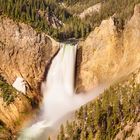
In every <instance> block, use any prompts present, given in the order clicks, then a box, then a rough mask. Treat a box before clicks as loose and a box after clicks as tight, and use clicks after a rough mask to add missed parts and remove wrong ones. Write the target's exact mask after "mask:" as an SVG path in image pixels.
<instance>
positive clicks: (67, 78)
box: [18, 44, 105, 140]
mask: <svg viewBox="0 0 140 140" xmlns="http://www.w3.org/2000/svg"><path fill="white" fill-rule="evenodd" d="M76 51H77V45H70V44H62V45H61V48H60V50H59V52H58V53H57V55H56V56H55V57H54V59H53V61H52V63H51V66H50V68H49V71H48V73H47V75H46V80H45V81H44V82H42V85H41V92H42V94H43V102H42V106H41V109H40V113H39V115H38V118H37V121H36V122H35V123H32V124H31V125H29V126H27V127H26V128H24V129H23V130H22V131H21V134H20V137H19V138H18V140H47V139H48V137H49V136H50V137H51V138H52V139H56V136H57V133H58V131H59V128H60V126H61V124H64V123H66V121H67V120H72V118H73V116H74V112H75V111H76V109H79V108H80V107H81V106H82V105H84V104H86V103H88V102H89V101H91V100H93V99H94V98H95V97H97V96H98V95H99V94H100V93H101V92H102V91H103V90H104V88H105V86H98V87H97V88H95V89H94V90H93V91H91V92H88V93H80V94H76V93H75V89H74V82H75V81H74V80H75V63H76Z"/></svg>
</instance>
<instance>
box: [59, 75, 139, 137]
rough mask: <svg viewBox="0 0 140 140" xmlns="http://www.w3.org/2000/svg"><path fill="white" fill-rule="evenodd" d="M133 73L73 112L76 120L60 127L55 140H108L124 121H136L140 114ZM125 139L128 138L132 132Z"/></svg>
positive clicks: (124, 123) (137, 87) (136, 84)
mask: <svg viewBox="0 0 140 140" xmlns="http://www.w3.org/2000/svg"><path fill="white" fill-rule="evenodd" d="M135 79H136V74H133V75H131V76H130V78H129V80H127V81H125V82H122V83H118V84H115V85H114V86H111V87H110V88H109V89H107V90H105V91H104V93H103V94H102V95H101V96H100V97H99V98H98V99H96V100H94V101H92V102H91V103H89V104H87V105H86V106H83V107H81V108H80V109H79V111H77V112H76V117H75V120H74V121H73V122H71V123H69V122H67V124H66V127H64V126H63V125H62V126H61V128H60V133H59V135H58V140H93V139H96V140H110V139H114V137H115V136H116V134H117V133H118V132H119V130H121V129H123V127H124V126H125V125H126V124H127V122H130V121H132V122H136V121H139V120H138V116H139V115H140V114H139V113H140V112H139V110H140V84H138V83H137V82H136V81H135ZM129 133H130V134H128V133H126V135H125V137H127V136H128V135H131V133H132V131H131V132H129Z"/></svg>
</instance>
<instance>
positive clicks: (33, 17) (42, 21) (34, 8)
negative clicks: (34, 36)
mask: <svg viewBox="0 0 140 140" xmlns="http://www.w3.org/2000/svg"><path fill="white" fill-rule="evenodd" d="M0 11H2V13H3V14H5V15H7V16H8V17H10V18H12V19H14V20H16V21H21V22H25V23H27V24H30V25H31V26H32V27H33V28H35V29H36V30H37V31H43V32H46V33H47V34H49V35H51V36H52V37H54V38H56V39H59V40H63V39H67V38H71V37H75V38H79V37H84V36H85V35H86V34H87V31H88V30H89V28H88V30H87V29H86V28H87V26H86V25H85V24H84V23H83V22H82V21H81V20H80V19H77V18H76V17H75V18H74V17H73V16H72V15H71V14H70V13H69V12H67V10H66V9H65V8H62V7H61V6H60V5H59V3H57V2H56V1H55V0H0ZM53 18H57V19H58V20H57V22H59V21H60V22H61V24H60V23H59V25H60V26H59V27H56V28H54V27H53V24H54V23H53ZM64 24H65V25H64ZM63 25H64V27H63Z"/></svg>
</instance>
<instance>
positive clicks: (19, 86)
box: [12, 77, 26, 94]
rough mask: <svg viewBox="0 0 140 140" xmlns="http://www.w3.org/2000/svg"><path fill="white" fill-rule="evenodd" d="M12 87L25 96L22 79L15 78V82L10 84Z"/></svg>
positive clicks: (24, 83)
mask: <svg viewBox="0 0 140 140" xmlns="http://www.w3.org/2000/svg"><path fill="white" fill-rule="evenodd" d="M12 86H13V87H14V88H15V89H16V90H18V91H20V92H22V93H24V94H26V82H25V80H24V79H23V78H22V77H17V78H16V80H15V82H14V83H13V84H12Z"/></svg>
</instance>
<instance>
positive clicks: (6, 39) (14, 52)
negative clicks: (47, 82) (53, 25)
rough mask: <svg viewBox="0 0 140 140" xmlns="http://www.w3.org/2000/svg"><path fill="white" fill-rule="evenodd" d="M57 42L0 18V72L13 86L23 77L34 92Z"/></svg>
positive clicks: (22, 25)
mask: <svg viewBox="0 0 140 140" xmlns="http://www.w3.org/2000/svg"><path fill="white" fill-rule="evenodd" d="M58 46H59V45H58V43H57V42H56V41H54V40H53V39H52V38H50V37H49V36H47V35H46V34H44V33H37V32H36V31H34V30H33V29H32V28H31V27H29V26H27V25H25V24H23V23H15V22H13V21H12V20H10V19H7V18H5V17H0V65H1V67H0V73H1V74H2V75H3V76H4V78H5V79H6V80H7V81H8V83H10V84H12V83H13V82H14V81H15V79H16V78H17V77H22V78H23V79H24V80H26V81H27V83H28V84H29V86H30V87H31V88H33V89H34V90H36V89H37V86H38V82H39V81H40V79H41V77H42V74H43V73H44V70H45V66H46V65H47V64H48V62H49V61H50V59H51V57H52V56H53V55H54V54H55V53H56V52H57V50H58Z"/></svg>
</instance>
